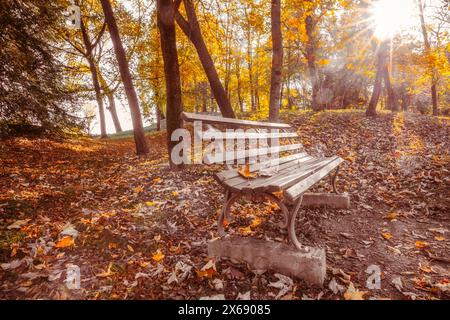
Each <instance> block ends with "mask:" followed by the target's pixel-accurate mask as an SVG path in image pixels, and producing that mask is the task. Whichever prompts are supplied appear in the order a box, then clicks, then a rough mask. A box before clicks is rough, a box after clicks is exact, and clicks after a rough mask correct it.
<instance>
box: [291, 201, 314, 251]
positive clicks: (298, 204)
mask: <svg viewBox="0 0 450 320" xmlns="http://www.w3.org/2000/svg"><path fill="white" fill-rule="evenodd" d="M302 201H303V196H300V198H298V199H297V201H296V203H295V206H294V209H293V210H292V212H291V214H290V219H289V227H288V234H289V240H290V241H291V242H292V244H293V245H294V247H296V248H297V249H298V250H300V251H302V252H305V253H306V252H309V248H308V247H305V246H303V245H302V244H301V243H300V242H299V241H298V239H297V235H296V234H295V220H296V218H297V214H298V212H299V211H300V208H301V206H302Z"/></svg>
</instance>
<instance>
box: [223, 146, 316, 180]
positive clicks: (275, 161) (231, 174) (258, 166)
mask: <svg viewBox="0 0 450 320" xmlns="http://www.w3.org/2000/svg"><path fill="white" fill-rule="evenodd" d="M305 157H308V158H312V157H310V156H309V155H308V154H307V153H305V152H301V153H297V154H293V155H290V156H287V157H283V158H280V159H272V160H269V161H266V162H260V163H257V164H253V165H250V168H249V169H250V172H257V171H259V170H260V169H262V168H270V167H273V166H276V165H283V164H284V163H286V162H290V161H294V160H299V159H301V158H305ZM238 176H239V173H238V172H237V170H236V169H230V170H224V171H222V172H218V173H216V174H215V175H214V178H215V179H216V181H217V182H219V183H222V182H223V181H225V180H228V179H231V178H234V177H238Z"/></svg>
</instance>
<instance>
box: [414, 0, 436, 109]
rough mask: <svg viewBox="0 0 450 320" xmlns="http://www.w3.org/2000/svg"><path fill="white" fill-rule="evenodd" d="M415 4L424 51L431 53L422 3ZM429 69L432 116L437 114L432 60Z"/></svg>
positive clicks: (420, 0)
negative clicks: (417, 9) (417, 10)
mask: <svg viewBox="0 0 450 320" xmlns="http://www.w3.org/2000/svg"><path fill="white" fill-rule="evenodd" d="M417 4H418V6H419V16H420V25H421V27H422V35H423V43H424V45H425V53H426V54H427V55H429V54H430V53H431V46H430V41H429V40H428V32H427V28H426V25H425V18H424V15H423V3H422V0H417ZM427 58H428V57H427ZM429 69H430V72H431V100H432V103H433V116H437V115H439V109H438V99H437V90H436V76H435V69H434V66H433V62H431V61H430V63H429Z"/></svg>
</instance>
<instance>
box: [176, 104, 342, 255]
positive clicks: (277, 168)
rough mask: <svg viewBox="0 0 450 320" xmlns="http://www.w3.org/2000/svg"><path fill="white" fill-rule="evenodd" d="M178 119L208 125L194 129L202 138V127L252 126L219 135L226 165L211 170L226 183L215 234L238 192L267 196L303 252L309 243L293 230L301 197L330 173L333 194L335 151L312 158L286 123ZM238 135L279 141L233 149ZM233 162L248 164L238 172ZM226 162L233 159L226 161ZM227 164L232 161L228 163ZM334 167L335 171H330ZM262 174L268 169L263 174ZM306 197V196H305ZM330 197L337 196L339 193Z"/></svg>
mask: <svg viewBox="0 0 450 320" xmlns="http://www.w3.org/2000/svg"><path fill="white" fill-rule="evenodd" d="M182 119H183V120H184V121H185V122H190V123H194V122H196V121H201V126H198V123H197V125H196V126H194V128H196V129H197V130H199V129H200V130H203V128H204V127H205V126H206V127H207V128H208V131H203V132H202V133H203V134H202V133H200V132H194V134H195V135H197V137H204V136H205V134H204V132H210V133H211V132H213V133H214V131H215V132H225V131H224V129H249V128H251V129H254V130H247V131H244V133H243V135H242V133H241V135H239V133H237V132H229V133H228V134H226V135H225V137H224V141H225V143H226V146H227V148H226V150H216V152H218V153H219V155H220V156H219V157H218V158H219V159H221V158H225V159H227V160H228V164H227V167H228V169H227V170H224V171H221V172H218V173H216V174H215V175H214V178H215V180H216V181H217V182H218V183H219V184H220V185H222V186H223V187H224V188H225V203H224V207H223V209H222V211H221V213H220V215H219V218H218V222H217V224H218V231H219V235H220V236H223V235H224V234H225V233H224V228H223V224H224V220H225V219H227V221H231V220H232V218H231V216H230V209H231V206H232V205H233V203H234V202H235V201H236V200H238V199H240V198H242V197H251V199H253V200H255V199H256V200H258V199H259V200H261V199H265V198H267V199H269V200H271V201H273V202H275V203H276V204H277V205H278V206H279V207H280V209H281V211H282V212H283V215H284V222H283V224H282V227H284V228H287V231H288V235H289V239H290V241H291V242H292V244H293V245H294V246H295V247H296V248H297V249H298V250H301V251H303V252H307V251H308V248H307V247H304V246H303V245H302V244H300V242H299V241H298V239H297V236H296V233H295V221H296V218H297V215H298V213H299V210H300V208H301V206H302V202H305V200H309V201H310V200H311V199H313V198H314V195H308V194H305V192H306V191H308V190H309V189H310V188H311V187H312V186H314V185H315V184H316V183H318V182H319V181H320V180H322V179H323V178H325V177H326V176H329V175H330V176H331V184H332V188H333V192H334V193H335V194H337V191H336V177H337V174H338V170H339V165H340V164H341V163H342V162H343V160H342V159H341V158H340V157H338V156H334V157H313V156H310V155H308V154H307V153H306V152H305V151H304V149H303V146H302V144H301V142H300V139H299V136H298V135H297V133H296V132H295V130H294V129H293V128H292V127H291V126H290V125H289V124H284V123H268V122H257V121H248V120H237V119H229V118H222V117H216V116H209V115H202V114H194V113H186V112H183V114H182ZM220 129H222V131H221V130H220ZM194 130H195V129H194ZM249 131H250V132H249ZM268 131H271V132H268ZM210 137H211V134H209V135H208V134H206V139H205V140H207V141H210ZM243 137H244V139H245V140H247V143H246V144H247V145H248V142H249V141H250V140H251V139H256V138H260V139H261V138H272V139H278V141H279V142H280V143H279V144H277V145H275V146H274V145H270V143H268V145H262V146H260V145H259V144H258V147H257V149H256V150H255V149H251V148H250V149H249V148H248V146H247V149H246V151H245V152H237V151H236V150H235V146H236V145H237V142H238V140H237V139H241V143H242V138H243ZM241 146H242V144H241ZM230 149H231V150H230ZM272 152H279V153H280V155H282V156H280V157H276V158H271V159H267V155H268V154H271V153H272ZM255 154H256V155H255ZM211 159H212V160H214V158H211V157H208V156H206V157H204V158H203V163H207V164H212V163H215V162H214V161H211ZM238 161H241V162H242V161H243V162H245V163H250V164H251V165H249V166H248V167H246V168H247V171H246V174H243V172H242V167H241V170H240V169H239V166H236V163H237V162H238ZM230 162H232V163H231V164H230ZM232 164H235V166H234V167H233V166H232ZM333 171H334V173H333V174H331V173H332V172H333ZM264 173H268V174H266V175H265V176H264ZM250 175H252V176H253V175H254V177H252V178H250V177H249V176H250ZM274 193H275V194H277V195H278V196H277V195H275V194H274ZM280 195H282V196H280ZM308 196H309V197H310V198H309V199H306V197H308ZM335 197H339V195H336V196H335ZM347 201H348V198H347ZM287 205H293V209H292V210H288V208H287Z"/></svg>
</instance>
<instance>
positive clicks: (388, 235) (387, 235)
mask: <svg viewBox="0 0 450 320" xmlns="http://www.w3.org/2000/svg"><path fill="white" fill-rule="evenodd" d="M381 235H382V236H383V238H385V239H386V240H391V239H392V237H393V236H392V234H390V233H389V232H385V233H382V234H381Z"/></svg>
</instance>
